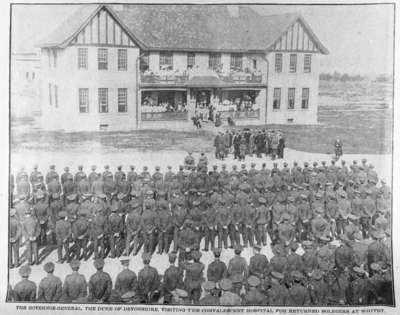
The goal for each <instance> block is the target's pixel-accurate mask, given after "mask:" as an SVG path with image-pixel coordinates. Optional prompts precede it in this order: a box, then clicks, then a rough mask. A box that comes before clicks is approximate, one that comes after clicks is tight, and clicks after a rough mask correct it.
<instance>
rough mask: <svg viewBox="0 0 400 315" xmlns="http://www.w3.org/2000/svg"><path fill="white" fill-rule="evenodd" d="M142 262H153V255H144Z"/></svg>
mask: <svg viewBox="0 0 400 315" xmlns="http://www.w3.org/2000/svg"><path fill="white" fill-rule="evenodd" d="M142 260H143V262H150V260H151V254H149V253H143V254H142Z"/></svg>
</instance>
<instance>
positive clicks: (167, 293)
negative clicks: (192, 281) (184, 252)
mask: <svg viewBox="0 0 400 315" xmlns="http://www.w3.org/2000/svg"><path fill="white" fill-rule="evenodd" d="M176 258H177V256H176V253H174V252H172V253H170V254H169V255H168V261H169V263H170V265H169V267H168V268H167V269H166V270H165V272H164V277H163V283H162V295H163V296H164V304H171V303H172V292H173V291H174V290H176V289H177V288H178V287H182V286H183V270H182V269H181V268H180V267H177V266H175V261H176Z"/></svg>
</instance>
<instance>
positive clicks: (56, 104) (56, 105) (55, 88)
mask: <svg viewBox="0 0 400 315" xmlns="http://www.w3.org/2000/svg"><path fill="white" fill-rule="evenodd" d="M54 106H55V107H58V86H57V85H54Z"/></svg>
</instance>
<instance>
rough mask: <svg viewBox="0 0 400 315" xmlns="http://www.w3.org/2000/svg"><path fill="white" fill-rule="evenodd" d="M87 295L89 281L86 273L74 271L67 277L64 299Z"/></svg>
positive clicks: (64, 286) (71, 299) (68, 299)
mask: <svg viewBox="0 0 400 315" xmlns="http://www.w3.org/2000/svg"><path fill="white" fill-rule="evenodd" d="M86 295H87V282H86V279H85V276H84V275H81V274H79V273H72V274H70V275H68V276H66V277H65V280H64V284H63V299H64V300H65V301H70V302H71V301H73V300H76V299H77V298H83V297H86Z"/></svg>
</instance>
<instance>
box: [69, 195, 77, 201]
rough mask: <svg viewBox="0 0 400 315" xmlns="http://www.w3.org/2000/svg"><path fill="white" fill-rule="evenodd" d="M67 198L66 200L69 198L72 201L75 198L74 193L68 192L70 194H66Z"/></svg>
mask: <svg viewBox="0 0 400 315" xmlns="http://www.w3.org/2000/svg"><path fill="white" fill-rule="evenodd" d="M67 199H68V200H71V201H72V200H75V199H76V194H70V195H68V196H67Z"/></svg>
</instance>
